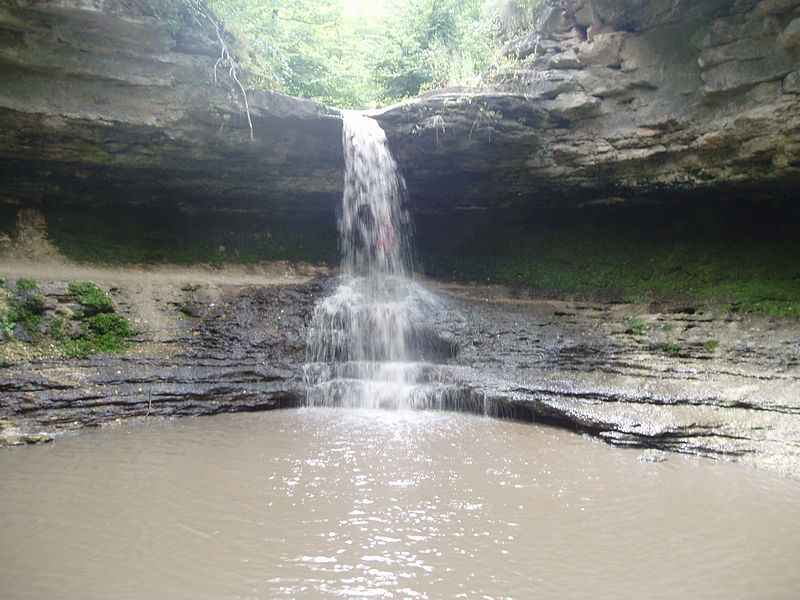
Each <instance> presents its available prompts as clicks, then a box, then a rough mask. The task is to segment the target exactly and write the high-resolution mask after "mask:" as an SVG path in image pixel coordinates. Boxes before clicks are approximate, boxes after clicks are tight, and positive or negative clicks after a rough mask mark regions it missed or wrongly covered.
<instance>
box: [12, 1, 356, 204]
mask: <svg viewBox="0 0 800 600" xmlns="http://www.w3.org/2000/svg"><path fill="white" fill-rule="evenodd" d="M148 6H149V5H148V3H146V2H123V1H122V0H104V1H102V2H84V1H82V0H56V1H53V2H38V1H36V0H11V1H8V2H4V3H3V4H2V6H0V181H2V183H1V184H0V202H13V203H22V204H23V205H27V206H37V205H61V204H68V203H77V204H79V205H83V206H96V205H104V204H122V205H126V204H127V205H130V204H142V203H157V204H158V203H160V204H173V205H174V204H177V205H182V206H189V207H191V208H192V209H194V210H197V209H198V208H200V207H204V208H208V207H220V206H223V207H226V208H236V207H239V208H241V207H242V206H247V207H249V208H250V209H253V210H259V209H260V210H271V211H276V210H291V209H296V208H297V205H298V204H299V203H302V207H303V209H305V210H312V209H313V208H314V207H319V205H320V204H322V205H324V207H325V209H326V210H330V209H331V207H332V204H331V202H332V201H334V200H335V199H336V198H337V197H338V195H339V194H340V190H341V169H342V164H343V161H342V156H341V143H340V137H341V124H340V120H339V119H338V117H335V116H333V115H331V114H330V113H329V111H328V109H326V108H325V107H323V106H322V105H320V104H319V103H316V102H312V101H309V100H302V99H298V98H291V97H289V96H285V95H282V94H278V93H273V92H268V91H263V90H255V91H254V90H250V91H248V92H247V96H246V99H247V104H246V105H245V102H244V97H243V94H242V90H241V89H240V88H239V86H238V84H237V82H236V81H235V80H234V79H233V78H232V77H231V74H230V70H229V68H228V67H227V66H226V65H223V64H218V59H219V56H220V51H221V44H220V42H219V41H218V40H217V39H216V36H215V34H214V33H213V30H210V24H209V23H200V24H197V23H195V24H194V25H193V28H192V29H188V30H187V29H181V30H179V31H178V32H174V33H173V32H171V31H170V30H169V29H168V28H167V26H166V25H165V23H164V22H163V21H161V20H159V19H157V18H156V17H155V16H153V11H152V10H149V9H148ZM176 6H180V5H179V4H177V3H176ZM248 119H249V121H250V122H252V130H251V128H250V123H249V122H248ZM251 131H252V139H251ZM265 207H266V208H265Z"/></svg>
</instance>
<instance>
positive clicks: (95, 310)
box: [0, 279, 135, 362]
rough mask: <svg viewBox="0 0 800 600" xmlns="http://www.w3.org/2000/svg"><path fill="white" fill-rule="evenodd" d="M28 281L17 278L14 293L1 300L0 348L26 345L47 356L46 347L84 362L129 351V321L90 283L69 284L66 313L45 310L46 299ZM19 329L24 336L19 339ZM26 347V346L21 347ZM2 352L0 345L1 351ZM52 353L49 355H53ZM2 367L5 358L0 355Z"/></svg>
mask: <svg viewBox="0 0 800 600" xmlns="http://www.w3.org/2000/svg"><path fill="white" fill-rule="evenodd" d="M37 291H38V284H37V283H36V282H35V281H33V280H32V279H19V280H17V282H16V286H15V287H14V289H13V292H10V291H9V290H6V293H5V297H0V343H3V342H12V341H13V342H14V343H17V344H23V342H24V343H27V344H28V345H30V346H33V347H35V348H39V349H40V350H41V351H40V352H39V354H41V355H46V354H47V353H48V350H47V349H46V348H43V347H44V346H49V347H50V348H55V349H56V351H57V353H58V354H60V355H61V356H63V357H65V358H85V357H86V356H89V355H90V354H94V353H98V352H119V351H121V350H124V349H125V348H127V347H128V346H130V342H128V341H127V338H129V337H131V336H132V335H134V333H135V332H134V331H133V329H132V327H131V325H130V323H129V322H128V320H127V319H126V318H125V317H123V316H122V315H118V314H115V313H114V312H113V310H114V309H113V303H112V301H111V297H110V296H109V295H108V293H107V292H105V291H103V289H102V288H100V286H98V285H97V284H96V283H93V282H90V281H76V282H72V283H70V284H69V292H70V294H71V295H72V296H73V300H74V303H75V304H77V305H78V307H77V308H76V310H74V311H72V312H71V315H70V316H66V315H67V313H63V312H62V313H59V312H57V311H48V310H47V308H46V301H45V298H44V297H43V296H42V295H40V294H38V293H37ZM18 325H22V326H23V328H24V331H25V332H26V334H27V336H23V337H21V336H20V333H19V330H18V329H17V326H18ZM23 345H24V344H23ZM0 348H2V346H0ZM51 352H52V350H51ZM0 361H3V362H5V357H3V356H0Z"/></svg>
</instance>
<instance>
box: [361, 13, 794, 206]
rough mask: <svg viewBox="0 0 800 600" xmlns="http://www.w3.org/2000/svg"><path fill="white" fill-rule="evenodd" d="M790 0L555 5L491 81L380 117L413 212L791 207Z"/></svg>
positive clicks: (515, 44) (515, 45)
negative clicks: (690, 202) (593, 206)
mask: <svg viewBox="0 0 800 600" xmlns="http://www.w3.org/2000/svg"><path fill="white" fill-rule="evenodd" d="M799 24H800V5H798V3H797V2H790V1H784V2H772V1H758V0H751V1H746V0H715V1H713V2H702V3H697V2H669V3H665V2H657V3H647V2H638V1H634V0H625V1H621V2H620V1H616V2H610V1H606V0H554V1H551V2H549V3H545V5H544V9H543V11H542V12H541V15H540V22H539V24H538V25H539V28H538V29H535V30H534V31H532V32H531V33H530V34H529V35H528V36H526V37H524V38H522V39H519V40H516V41H515V42H513V43H511V44H509V46H508V47H507V51H508V53H509V54H510V55H511V56H513V57H516V58H517V59H518V60H517V61H516V62H515V63H514V65H515V66H514V67H513V68H512V69H510V70H507V72H505V73H503V74H499V75H498V76H497V78H498V85H497V86H495V87H494V88H492V89H448V90H438V91H434V92H431V93H429V94H426V95H423V96H422V97H420V98H415V99H412V100H410V101H407V102H403V103H401V104H399V105H396V106H393V107H390V108H388V109H386V110H384V111H382V112H380V113H379V114H378V115H377V118H378V119H379V120H380V121H381V122H382V123H383V125H384V127H385V128H386V129H387V132H388V135H389V137H390V140H391V141H392V143H393V146H394V148H395V152H396V154H397V155H398V162H399V163H400V164H401V165H402V166H403V167H404V169H405V174H406V177H407V179H408V182H409V188H410V190H411V197H412V199H413V200H414V202H415V203H417V205H418V207H419V210H443V209H453V208H462V209H468V208H500V209H506V210H507V209H509V207H517V208H530V207H542V206H546V207H552V206H565V205H580V204H584V203H597V202H620V201H633V200H637V199H641V198H642V197H647V198H648V199H649V200H650V201H653V200H658V201H661V202H673V201H675V200H676V199H679V198H681V197H686V196H688V195H692V194H694V195H696V194H698V193H703V194H705V195H706V196H716V197H718V198H719V197H724V198H726V199H729V200H730V199H736V198H737V197H738V198H747V197H760V198H772V199H773V200H776V199H777V200H790V199H791V198H792V194H793V191H794V190H795V189H796V188H797V185H798V183H799V182H800V96H799V95H798V83H797V82H798V71H797V68H798V67H797V65H798V64H800V44H798V33H797V32H798V26H800V25H799Z"/></svg>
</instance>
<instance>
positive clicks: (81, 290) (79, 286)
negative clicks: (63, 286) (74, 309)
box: [69, 281, 113, 314]
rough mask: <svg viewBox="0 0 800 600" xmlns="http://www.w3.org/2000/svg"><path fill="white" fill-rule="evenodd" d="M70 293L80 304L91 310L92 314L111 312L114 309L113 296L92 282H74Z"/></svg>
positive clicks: (70, 285)
mask: <svg viewBox="0 0 800 600" xmlns="http://www.w3.org/2000/svg"><path fill="white" fill-rule="evenodd" d="M69 292H70V293H71V294H73V295H74V296H75V298H76V299H77V300H78V302H80V303H81V304H83V305H84V306H86V307H87V308H89V309H90V311H91V312H92V314H94V313H103V312H109V311H111V310H112V309H113V303H112V302H111V296H109V295H108V294H107V293H106V292H104V291H103V290H102V289H101V288H100V286H99V285H97V284H96V283H94V282H92V281H72V282H70V284H69Z"/></svg>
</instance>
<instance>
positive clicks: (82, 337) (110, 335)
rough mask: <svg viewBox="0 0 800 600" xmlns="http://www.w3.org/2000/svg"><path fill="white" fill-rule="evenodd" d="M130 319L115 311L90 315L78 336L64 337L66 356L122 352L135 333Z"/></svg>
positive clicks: (62, 340)
mask: <svg viewBox="0 0 800 600" xmlns="http://www.w3.org/2000/svg"><path fill="white" fill-rule="evenodd" d="M134 333H135V332H134V331H133V329H132V328H131V325H130V323H128V320H127V319H126V318H125V317H123V316H121V315H117V314H114V313H98V314H96V315H94V316H91V317H88V318H87V319H86V320H85V321H84V323H83V326H82V328H81V332H80V334H79V335H78V336H76V337H73V338H62V339H61V340H60V341H61V342H62V344H63V351H62V354H63V356H64V357H65V358H85V357H87V356H89V355H90V354H95V353H104V352H121V351H122V350H125V349H126V348H128V347H129V346H130V342H128V341H127V340H126V338H129V337H131V336H132V335H134Z"/></svg>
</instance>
